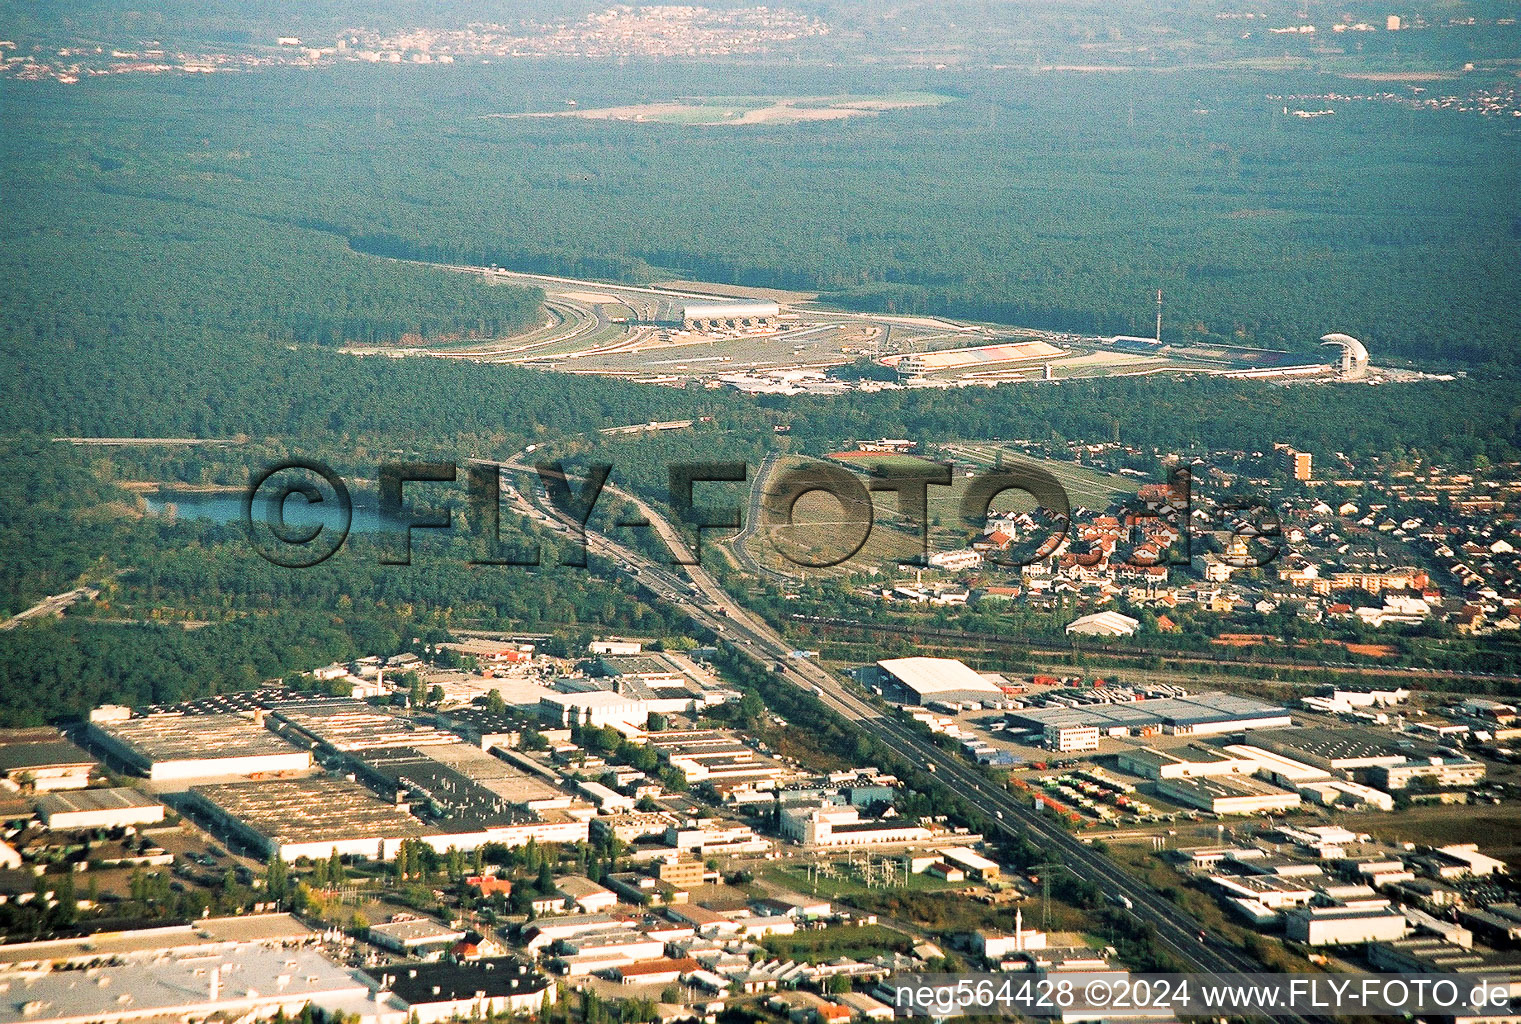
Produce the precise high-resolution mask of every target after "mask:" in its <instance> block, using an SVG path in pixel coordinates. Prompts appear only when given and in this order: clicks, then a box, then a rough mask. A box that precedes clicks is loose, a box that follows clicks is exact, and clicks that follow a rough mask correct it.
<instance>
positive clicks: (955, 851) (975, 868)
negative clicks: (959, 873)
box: [935, 846, 1002, 882]
mask: <svg viewBox="0 0 1521 1024" xmlns="http://www.w3.org/2000/svg"><path fill="white" fill-rule="evenodd" d="M935 852H936V853H938V854H939V855H940V859H941V860H944V861H946V862H947V863H950V864H954V865H956V866H957V867H958V868H961V869H962V870H963V871H965V872H966V873H967V875H968V876H970V877H972V878H975V879H976V880H977V881H979V882H992V881H995V880H997V878H998V877H999V875H1000V874H1002V869H1001V868H1000V867H999V866H998V862H997V861H993V860H989V859H988V858H986V857H984V856H983V855H982V854H980V853H977V852H976V851H974V850H968V849H967V848H966V847H964V846H946V847H943V848H941V849H939V850H937V851H935Z"/></svg>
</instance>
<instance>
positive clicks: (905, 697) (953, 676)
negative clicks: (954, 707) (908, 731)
mask: <svg viewBox="0 0 1521 1024" xmlns="http://www.w3.org/2000/svg"><path fill="white" fill-rule="evenodd" d="M877 685H878V686H880V687H881V688H882V696H884V697H886V698H887V699H888V700H890V701H893V702H894V703H897V704H924V703H926V702H927V701H930V700H943V701H956V702H960V701H984V700H998V699H1001V698H1002V697H1003V690H1002V689H1000V688H999V686H998V685H997V684H996V683H992V682H989V681H988V680H986V679H984V678H983V677H982V676H980V675H978V674H977V673H976V672H974V671H972V669H970V668H968V667H967V666H966V665H964V664H962V663H961V662H959V661H957V660H956V659H955V658H889V659H887V660H886V661H879V662H877Z"/></svg>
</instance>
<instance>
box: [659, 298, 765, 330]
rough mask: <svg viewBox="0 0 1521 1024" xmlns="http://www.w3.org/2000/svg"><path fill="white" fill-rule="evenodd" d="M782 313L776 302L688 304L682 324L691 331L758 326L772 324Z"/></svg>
mask: <svg viewBox="0 0 1521 1024" xmlns="http://www.w3.org/2000/svg"><path fill="white" fill-rule="evenodd" d="M781 312H782V310H781V307H780V306H778V305H777V304H776V303H774V302H750V301H747V300H742V299H734V300H726V301H722V302H688V303H687V304H686V305H685V306H683V307H682V308H681V324H682V326H683V327H685V328H686V329H687V330H689V331H690V330H708V329H710V328H715V327H718V328H722V327H745V326H758V325H760V324H765V323H770V322H771V321H772V320H774V319H776V318H777V317H778V316H780V315H781Z"/></svg>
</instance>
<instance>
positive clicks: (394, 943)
mask: <svg viewBox="0 0 1521 1024" xmlns="http://www.w3.org/2000/svg"><path fill="white" fill-rule="evenodd" d="M366 937H367V938H368V939H369V940H370V941H371V942H373V943H375V945H377V946H381V947H383V948H385V949H389V950H391V951H392V952H395V953H400V954H402V955H403V956H430V955H432V956H437V955H438V954H440V953H442V952H444V951H445V950H447V949H449V948H450V947H451V946H453V945H454V944H455V943H456V942H458V941H459V940H460V939H463V938H464V937H465V933H464V932H463V931H460V930H459V929H457V928H450V927H448V926H447V925H443V924H440V923H439V922H437V921H435V920H433V919H432V918H431V917H402V918H398V919H396V920H392V921H387V922H386V923H385V924H372V925H370V927H369V930H368V931H367V932H366Z"/></svg>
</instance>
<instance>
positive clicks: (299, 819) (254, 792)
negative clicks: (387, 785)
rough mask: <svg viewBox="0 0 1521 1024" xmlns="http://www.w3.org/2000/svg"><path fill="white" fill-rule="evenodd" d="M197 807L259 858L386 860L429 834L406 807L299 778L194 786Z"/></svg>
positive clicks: (357, 789)
mask: <svg viewBox="0 0 1521 1024" xmlns="http://www.w3.org/2000/svg"><path fill="white" fill-rule="evenodd" d="M190 798H191V803H192V805H193V806H195V807H197V808H198V809H199V810H201V811H202V812H203V813H205V814H207V815H208V816H210V817H211V818H212V819H213V820H214V821H215V822H216V823H217V824H218V825H220V826H222V827H225V828H230V829H232V830H233V831H236V832H238V833H239V834H240V835H241V836H242V837H243V838H244V839H246V840H247V841H248V842H249V843H250V844H251V845H252V846H254V848H255V849H257V850H259V851H260V853H261V854H264V855H267V856H276V855H278V856H279V857H280V858H281V859H282V860H296V859H297V858H300V857H311V858H314V859H315V858H318V857H327V856H329V855H330V854H331V853H332V852H333V851H334V850H337V851H338V853H339V854H340V855H345V856H356V857H372V858H377V859H380V860H387V859H389V858H391V857H393V856H395V854H396V849H397V847H399V846H400V845H401V843H402V840H404V839H422V838H423V837H424V836H426V835H428V833H429V829H428V828H427V826H425V825H424V824H423V823H422V822H421V821H419V820H418V819H417V818H414V817H413V816H412V815H411V814H409V813H408V812H407V807H406V805H405V804H402V805H400V806H398V805H396V804H391V803H387V802H386V801H384V800H381V799H380V798H379V797H377V796H375V795H374V794H373V793H371V792H370V791H369V790H368V789H365V788H364V787H363V786H361V785H359V784H358V783H356V782H349V781H348V780H346V779H328V778H314V779H297V780H282V781H278V782H267V783H260V784H258V785H253V784H248V783H244V784H236V785H230V784H223V785H211V786H195V787H192V788H191V790H190Z"/></svg>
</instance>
